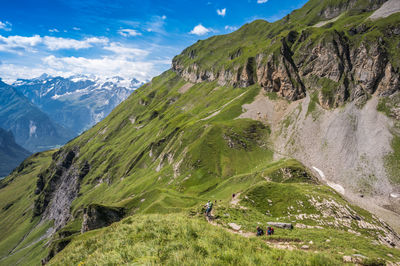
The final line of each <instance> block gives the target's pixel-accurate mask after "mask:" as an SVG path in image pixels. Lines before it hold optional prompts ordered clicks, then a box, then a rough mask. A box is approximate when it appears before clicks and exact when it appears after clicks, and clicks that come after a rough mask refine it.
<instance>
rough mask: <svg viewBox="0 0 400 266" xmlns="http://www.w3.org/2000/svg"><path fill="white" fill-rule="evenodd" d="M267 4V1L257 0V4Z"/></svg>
mask: <svg viewBox="0 0 400 266" xmlns="http://www.w3.org/2000/svg"><path fill="white" fill-rule="evenodd" d="M266 2H268V0H257V4H264V3H266Z"/></svg>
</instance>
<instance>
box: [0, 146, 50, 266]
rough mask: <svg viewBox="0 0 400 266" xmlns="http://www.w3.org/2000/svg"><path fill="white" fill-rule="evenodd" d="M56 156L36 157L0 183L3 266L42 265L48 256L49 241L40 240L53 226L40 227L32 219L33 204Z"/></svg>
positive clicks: (36, 219) (0, 250) (41, 225)
mask: <svg viewBox="0 0 400 266" xmlns="http://www.w3.org/2000/svg"><path fill="white" fill-rule="evenodd" d="M52 153H53V152H52V151H49V152H43V153H40V154H35V155H32V156H31V157H29V158H28V159H26V160H25V161H24V162H23V163H22V164H21V165H20V166H19V168H17V169H16V170H15V171H14V172H13V173H12V174H11V175H10V176H8V177H7V178H6V179H3V180H1V181H0V235H1V240H0V257H1V260H0V264H1V265H10V264H14V263H16V262H20V263H22V264H24V263H25V264H27V262H28V261H32V260H33V261H40V259H41V258H42V257H43V256H45V255H46V253H47V251H46V250H45V249H43V244H44V243H45V242H46V241H45V240H42V241H38V240H39V239H40V237H41V236H42V235H43V234H44V233H45V232H46V230H47V229H48V228H49V227H50V225H51V224H50V223H49V222H45V223H42V224H39V218H35V219H33V218H32V212H33V205H32V203H33V199H34V197H35V193H34V192H35V188H36V176H37V175H38V174H39V172H40V171H42V170H44V169H46V168H47V167H48V166H49V164H50V162H51V155H52ZM37 241H38V242H37ZM5 257H7V258H5ZM24 257H25V258H24ZM27 257H29V258H27Z"/></svg>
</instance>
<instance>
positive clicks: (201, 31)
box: [190, 24, 211, 36]
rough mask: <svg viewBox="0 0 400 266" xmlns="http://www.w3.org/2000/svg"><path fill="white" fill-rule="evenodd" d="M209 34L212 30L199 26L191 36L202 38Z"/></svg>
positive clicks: (192, 31) (191, 32)
mask: <svg viewBox="0 0 400 266" xmlns="http://www.w3.org/2000/svg"><path fill="white" fill-rule="evenodd" d="M209 32H211V29H207V28H206V27H204V26H203V25H201V24H199V25H197V26H196V27H194V28H193V30H191V31H190V34H194V35H198V36H201V35H205V34H207V33H209Z"/></svg>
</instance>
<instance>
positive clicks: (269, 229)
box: [267, 226, 274, 236]
mask: <svg viewBox="0 0 400 266" xmlns="http://www.w3.org/2000/svg"><path fill="white" fill-rule="evenodd" d="M267 234H268V235H269V236H271V235H273V234H274V228H272V227H270V226H268V230H267Z"/></svg>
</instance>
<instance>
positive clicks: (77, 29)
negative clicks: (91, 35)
mask: <svg viewBox="0 0 400 266" xmlns="http://www.w3.org/2000/svg"><path fill="white" fill-rule="evenodd" d="M72 29H73V30H76V31H79V30H81V28H78V27H73V28H72Z"/></svg>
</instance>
